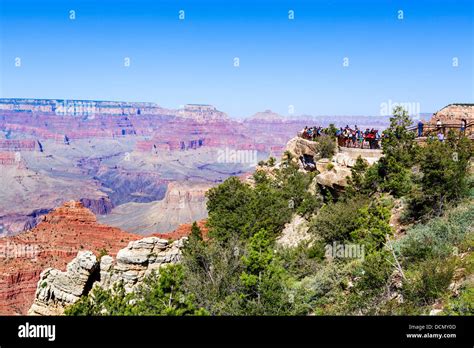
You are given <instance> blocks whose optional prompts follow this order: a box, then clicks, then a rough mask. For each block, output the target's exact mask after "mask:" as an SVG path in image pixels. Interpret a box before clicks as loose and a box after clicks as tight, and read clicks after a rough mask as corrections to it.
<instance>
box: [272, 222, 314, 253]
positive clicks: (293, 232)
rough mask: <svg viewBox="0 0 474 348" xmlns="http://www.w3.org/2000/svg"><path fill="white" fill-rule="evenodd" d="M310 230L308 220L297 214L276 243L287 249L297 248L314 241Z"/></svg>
mask: <svg viewBox="0 0 474 348" xmlns="http://www.w3.org/2000/svg"><path fill="white" fill-rule="evenodd" d="M308 230H309V222H308V220H306V219H305V218H303V217H301V216H300V215H297V214H295V215H293V217H292V219H291V221H290V222H289V223H287V224H286V225H285V227H284V228H283V231H282V232H281V235H280V236H279V237H278V239H277V240H276V243H277V244H278V245H280V246H282V247H285V248H291V247H297V246H298V245H299V244H300V243H301V242H304V241H310V240H311V239H312V236H311V234H310V233H309V232H308Z"/></svg>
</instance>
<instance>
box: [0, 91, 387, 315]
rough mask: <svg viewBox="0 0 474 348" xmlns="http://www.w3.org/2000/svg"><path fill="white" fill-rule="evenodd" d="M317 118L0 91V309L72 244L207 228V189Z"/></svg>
mask: <svg viewBox="0 0 474 348" xmlns="http://www.w3.org/2000/svg"><path fill="white" fill-rule="evenodd" d="M352 120H353V119H352V118H345V119H344V118H343V119H341V123H345V122H351V121H352ZM326 121H331V118H330V117H322V118H319V119H318V118H314V117H301V118H297V117H282V116H280V115H278V114H276V113H273V112H272V111H270V110H266V111H264V112H262V113H257V114H256V115H254V116H252V117H249V118H248V119H244V120H236V119H232V118H230V117H229V116H227V115H226V114H225V113H224V112H222V111H219V110H217V108H215V107H214V106H211V105H201V104H188V105H183V106H182V107H180V108H178V109H167V108H164V107H160V106H159V105H157V104H154V103H134V102H107V101H80V100H72V101H71V100H69V101H67V100H47V99H0V178H1V185H0V254H1V255H0V257H1V258H2V259H1V262H0V314H9V315H14V314H26V313H27V311H28V309H29V308H30V307H31V305H32V303H33V300H34V298H35V292H36V289H37V284H38V281H39V279H40V278H41V277H46V275H45V274H43V275H41V274H42V272H43V271H44V270H45V269H48V268H50V269H57V270H58V272H63V270H65V269H66V266H67V264H68V263H70V262H71V261H73V259H74V258H75V257H76V256H77V254H78V251H79V252H85V251H86V250H87V251H90V252H91V253H92V254H93V255H94V257H99V256H100V255H102V254H104V253H106V254H108V255H110V257H115V256H116V255H117V253H118V252H119V250H121V249H123V248H125V247H126V246H127V245H128V244H129V243H130V242H134V241H138V240H139V239H140V238H144V237H146V238H150V236H151V238H158V239H160V240H169V241H173V240H178V239H180V238H183V237H186V236H187V235H188V234H189V233H190V230H191V224H192V222H193V221H198V224H199V226H200V227H201V229H202V230H203V232H204V234H206V232H207V229H206V226H205V221H206V220H205V219H206V217H207V211H206V197H205V194H206V191H207V190H208V189H209V188H210V187H213V186H215V185H217V184H219V183H221V182H223V181H224V180H225V179H226V178H228V177H230V176H238V177H241V178H245V177H248V176H249V175H251V173H252V172H253V171H254V169H255V166H256V165H257V162H258V161H260V160H266V159H268V157H269V156H273V157H276V158H279V157H280V156H281V155H282V153H283V151H284V150H285V144H286V143H287V141H288V140H289V139H291V138H292V137H294V135H295V134H296V133H297V131H299V130H301V129H302V128H304V126H306V125H312V124H323V125H324V124H326V125H327V124H328V122H326ZM373 122H374V124H378V123H380V124H387V119H386V118H375V119H374V120H373ZM170 243H172V242H170ZM88 255H89V254H88ZM88 257H92V256H90V255H89V256H88ZM53 273H54V274H55V275H54V276H57V277H59V278H61V275H59V273H57V272H56V273H55V272H53ZM50 276H51V275H50ZM39 306H40V305H39Z"/></svg>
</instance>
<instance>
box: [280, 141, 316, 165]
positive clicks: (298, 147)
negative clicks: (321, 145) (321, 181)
mask: <svg viewBox="0 0 474 348" xmlns="http://www.w3.org/2000/svg"><path fill="white" fill-rule="evenodd" d="M285 150H286V151H288V152H289V153H290V154H291V155H292V158H293V160H295V161H297V160H298V159H299V158H300V157H301V156H304V155H306V156H311V157H313V158H315V159H316V158H317V156H318V154H319V149H318V143H316V142H315V141H311V140H306V139H303V138H300V137H294V138H293V139H291V140H290V141H289V142H288V143H287V144H286V149H285Z"/></svg>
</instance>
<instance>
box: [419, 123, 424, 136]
mask: <svg viewBox="0 0 474 348" xmlns="http://www.w3.org/2000/svg"><path fill="white" fill-rule="evenodd" d="M422 136H423V121H422V120H420V122H418V138H419V137H422Z"/></svg>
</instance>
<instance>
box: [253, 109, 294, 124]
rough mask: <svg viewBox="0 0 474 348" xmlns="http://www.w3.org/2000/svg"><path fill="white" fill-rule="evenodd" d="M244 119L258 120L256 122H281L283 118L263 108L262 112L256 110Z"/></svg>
mask: <svg viewBox="0 0 474 348" xmlns="http://www.w3.org/2000/svg"><path fill="white" fill-rule="evenodd" d="M245 121H247V122H249V121H254V122H255V121H258V122H283V121H285V118H284V117H283V116H281V115H279V114H277V113H275V112H273V111H271V110H265V111H263V112H257V113H256V114H254V115H252V116H250V117H249V118H247V119H246V120H245Z"/></svg>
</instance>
